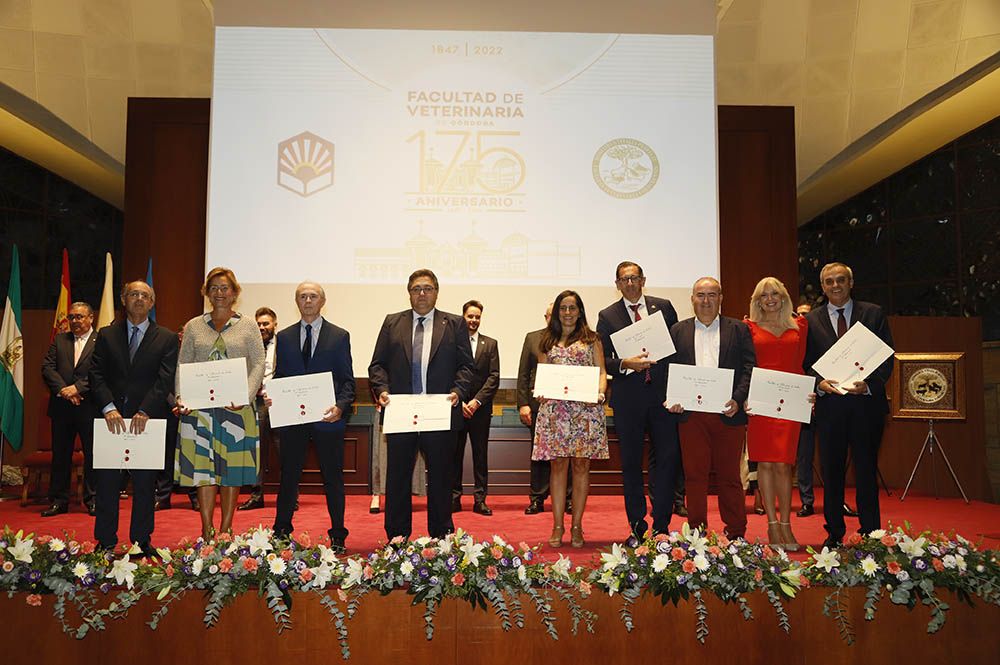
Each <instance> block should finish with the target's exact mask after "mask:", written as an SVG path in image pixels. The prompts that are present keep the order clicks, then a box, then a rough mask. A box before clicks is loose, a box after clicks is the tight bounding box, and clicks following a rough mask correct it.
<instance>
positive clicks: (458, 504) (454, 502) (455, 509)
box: [451, 497, 462, 513]
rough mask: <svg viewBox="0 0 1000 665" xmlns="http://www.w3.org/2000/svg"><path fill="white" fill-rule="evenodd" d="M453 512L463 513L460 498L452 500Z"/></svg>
mask: <svg viewBox="0 0 1000 665" xmlns="http://www.w3.org/2000/svg"><path fill="white" fill-rule="evenodd" d="M451 512H453V513H460V512H462V499H461V498H460V497H459V498H455V499H452V500H451Z"/></svg>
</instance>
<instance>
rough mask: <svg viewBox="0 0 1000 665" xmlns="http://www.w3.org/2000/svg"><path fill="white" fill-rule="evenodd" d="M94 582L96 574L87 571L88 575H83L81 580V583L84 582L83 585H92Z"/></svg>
mask: <svg viewBox="0 0 1000 665" xmlns="http://www.w3.org/2000/svg"><path fill="white" fill-rule="evenodd" d="M94 582H95V579H94V574H93V573H87V574H86V575H84V576H83V579H82V580H80V583H81V584H83V586H87V587H89V586H92V585H93V584H94Z"/></svg>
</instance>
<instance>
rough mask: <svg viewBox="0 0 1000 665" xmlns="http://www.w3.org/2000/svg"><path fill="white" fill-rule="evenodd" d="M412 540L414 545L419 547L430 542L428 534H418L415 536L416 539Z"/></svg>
mask: <svg viewBox="0 0 1000 665" xmlns="http://www.w3.org/2000/svg"><path fill="white" fill-rule="evenodd" d="M413 542H414V543H415V544H416V545H419V546H420V547H423V546H425V545H426V544H427V543H429V542H431V537H430V536H420V537H419V538H417V539H416V540H414V541H413Z"/></svg>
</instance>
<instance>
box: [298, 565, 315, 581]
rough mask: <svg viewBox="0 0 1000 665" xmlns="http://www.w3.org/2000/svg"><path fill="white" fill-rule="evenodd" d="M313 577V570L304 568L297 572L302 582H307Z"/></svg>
mask: <svg viewBox="0 0 1000 665" xmlns="http://www.w3.org/2000/svg"><path fill="white" fill-rule="evenodd" d="M312 578H313V571H311V570H309V569H308V568H304V569H303V570H302V572H301V573H299V579H300V580H302V581H303V582H308V581H309V580H311V579H312Z"/></svg>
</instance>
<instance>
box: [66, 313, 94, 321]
mask: <svg viewBox="0 0 1000 665" xmlns="http://www.w3.org/2000/svg"><path fill="white" fill-rule="evenodd" d="M88 316H90V315H89V314H67V315H66V318H67V319H69V320H70V321H82V320H84V319H85V318H87V317H88Z"/></svg>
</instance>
